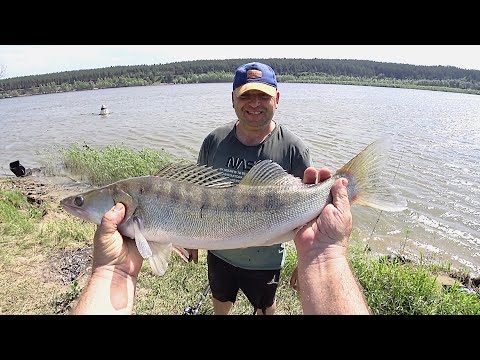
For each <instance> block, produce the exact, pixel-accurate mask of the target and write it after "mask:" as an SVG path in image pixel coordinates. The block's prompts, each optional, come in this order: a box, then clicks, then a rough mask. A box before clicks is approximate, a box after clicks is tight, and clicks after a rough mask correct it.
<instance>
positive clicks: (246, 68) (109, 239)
mask: <svg viewBox="0 0 480 360" xmlns="http://www.w3.org/2000/svg"><path fill="white" fill-rule="evenodd" d="M279 99H280V93H279V92H278V90H277V80H276V75H275V72H274V71H273V69H272V68H271V67H270V66H268V65H265V64H262V63H258V62H253V63H248V64H244V65H241V66H240V67H238V68H237V70H236V73H235V78H234V81H233V92H232V103H233V108H234V109H235V113H236V115H237V118H238V119H237V120H236V121H235V122H232V123H229V124H226V125H224V126H222V127H219V128H217V129H215V130H214V131H212V132H211V133H210V134H209V135H208V136H207V137H206V138H205V139H204V142H203V144H202V147H201V149H200V152H199V157H198V164H199V165H206V166H207V167H213V168H215V169H217V170H218V171H219V172H220V173H221V174H222V175H224V176H225V177H226V178H228V179H229V180H231V181H232V182H234V183H238V182H240V181H241V180H242V179H243V178H244V177H245V175H246V174H247V173H248V171H249V170H250V169H251V168H252V167H253V166H254V165H255V164H256V163H258V162H259V161H261V160H273V161H274V162H276V163H278V164H279V165H280V166H281V167H282V168H283V169H285V170H286V171H287V172H288V173H290V174H292V175H294V176H296V177H298V178H303V179H304V182H305V183H315V182H319V181H323V180H325V179H327V178H329V177H330V176H331V172H330V171H329V170H327V169H322V170H320V171H317V170H315V169H314V168H312V167H310V166H311V158H310V154H309V150H308V147H307V146H306V145H305V144H304V143H303V141H302V140H301V139H300V138H299V137H297V136H296V135H294V134H293V133H292V132H290V131H289V130H288V129H286V128H285V127H284V126H282V125H281V124H277V123H276V122H275V121H273V116H274V113H275V110H276V109H277V106H278V103H279ZM269 171H270V172H271V169H270V168H269V170H268V171H267V172H269ZM253 182H254V183H255V181H253ZM346 182H347V180H346V179H338V180H337V181H336V182H335V184H334V186H333V187H332V190H331V192H332V196H333V203H331V204H329V205H327V206H326V207H325V208H324V209H323V211H322V213H321V214H320V216H319V217H318V218H316V219H315V220H312V221H311V222H310V223H309V224H308V225H307V226H304V227H303V228H301V230H300V231H298V233H296V235H295V245H296V248H297V258H298V288H299V291H300V296H301V300H302V307H303V310H304V312H305V313H325V314H327V313H355V314H358V313H360V314H361V313H363V314H367V313H369V310H368V307H367V305H366V302H365V300H364V298H363V295H362V291H361V290H360V287H359V285H358V284H357V283H356V280H355V278H354V276H353V274H352V272H351V270H350V268H349V265H348V262H347V259H346V251H347V244H348V239H349V236H350V232H351V228H352V219H351V213H350V203H349V199H348V196H347V191H346ZM244 206H246V207H248V206H252V205H250V204H245V205H244ZM124 216H125V208H124V206H123V205H122V204H120V203H118V204H117V205H116V206H115V207H114V208H113V209H112V210H110V211H108V212H107V213H106V214H105V215H104V217H103V219H102V223H101V225H100V226H99V228H98V230H97V233H96V235H95V239H94V263H93V272H92V277H91V279H90V282H89V284H88V286H87V288H86V290H85V291H84V293H83V294H82V296H81V298H80V300H79V303H78V305H77V307H76V308H75V309H74V311H73V313H91V312H100V313H104V312H107V313H117V312H119V313H131V312H132V309H133V300H134V293H135V286H136V279H137V275H138V272H139V270H140V267H141V264H142V260H143V259H142V256H143V255H144V254H143V253H142V256H140V253H139V251H138V249H137V248H138V246H135V243H134V242H131V241H123V237H122V236H121V235H120V233H119V232H118V231H117V225H119V224H120V222H121V221H122V219H123V217H124ZM245 226H249V224H245ZM290 239H291V238H290ZM272 243H273V245H269V246H255V247H246V248H241V249H235V248H233V249H232V248H225V249H218V248H217V249H209V250H208V254H207V262H208V278H209V284H210V288H211V291H212V298H213V299H212V300H213V305H214V312H215V314H228V313H229V311H230V309H231V307H232V305H233V304H234V303H235V300H236V297H237V293H238V290H239V289H241V290H242V291H243V292H244V294H245V295H246V297H247V298H248V299H249V301H250V302H251V303H252V305H253V307H254V313H258V314H273V313H274V312H275V305H276V304H275V294H276V290H277V286H278V282H279V277H280V270H281V268H282V267H283V265H284V261H285V251H286V249H285V246H284V243H283V242H277V243H274V242H272ZM137 245H138V244H137ZM140 250H142V249H140ZM187 250H188V252H189V260H193V261H194V262H197V261H198V250H196V249H187ZM146 251H147V252H148V251H149V250H148V248H147V250H146ZM143 258H145V256H143Z"/></svg>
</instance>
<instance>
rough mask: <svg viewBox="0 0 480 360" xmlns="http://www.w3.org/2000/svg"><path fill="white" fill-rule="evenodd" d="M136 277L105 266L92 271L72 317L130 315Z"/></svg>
mask: <svg viewBox="0 0 480 360" xmlns="http://www.w3.org/2000/svg"><path fill="white" fill-rule="evenodd" d="M136 284H137V279H136V277H132V276H130V275H128V274H126V273H125V272H123V271H121V270H118V269H115V267H114V266H108V267H107V266H106V267H101V268H98V269H95V270H93V272H92V275H91V277H90V279H89V281H88V283H87V285H86V287H85V289H84V290H83V292H82V294H81V295H80V298H79V300H78V303H77V305H76V306H75V308H74V309H73V310H72V312H71V313H72V314H74V315H94V314H97V315H114V314H119V315H120V314H127V315H128V314H131V313H132V311H133V302H134V296H135V287H136Z"/></svg>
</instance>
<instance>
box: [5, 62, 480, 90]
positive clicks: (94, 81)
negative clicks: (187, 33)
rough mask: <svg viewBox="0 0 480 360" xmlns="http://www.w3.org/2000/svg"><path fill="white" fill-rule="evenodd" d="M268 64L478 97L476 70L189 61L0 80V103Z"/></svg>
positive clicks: (326, 77)
mask: <svg viewBox="0 0 480 360" xmlns="http://www.w3.org/2000/svg"><path fill="white" fill-rule="evenodd" d="M251 61H261V62H264V63H267V64H269V65H270V66H271V67H272V68H273V69H274V70H275V72H276V73H277V80H278V82H279V83H281V82H299V83H317V84H340V85H361V86H382V87H397V88H410V89H423V90H434V91H451V92H461V93H469V94H476V95H479V94H480V70H468V69H461V68H457V67H454V66H441V65H439V66H420V65H409V64H398V63H385V62H376V61H370V60H344V59H287V58H284V59H279V58H272V59H227V60H195V61H182V62H172V63H166V64H153V65H128V66H111V67H105V68H98V69H89V70H75V71H64V72H57V73H51V74H43V75H31V76H22V77H14V78H8V79H0V99H2V98H9V97H16V96H28V95H37V94H49V93H58V92H68V91H80V90H94V89H105V88H117V87H127V86H147V85H161V84H196V83H213V82H231V81H232V79H233V75H234V72H235V69H236V68H237V67H238V66H239V65H241V64H243V63H247V62H251Z"/></svg>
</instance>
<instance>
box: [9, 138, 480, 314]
mask: <svg viewBox="0 0 480 360" xmlns="http://www.w3.org/2000/svg"><path fill="white" fill-rule="evenodd" d="M63 157H64V159H65V160H64V161H65V167H66V168H67V169H69V171H70V172H72V175H74V176H75V177H76V178H81V179H83V181H84V182H88V183H91V184H95V185H102V184H106V183H110V182H112V181H115V180H119V179H122V178H126V177H130V176H138V175H147V174H154V173H155V172H156V171H157V170H158V168H159V167H160V166H162V165H164V164H167V163H169V162H171V161H176V160H177V159H175V158H173V157H172V156H170V155H169V154H167V153H165V152H155V151H148V150H144V151H140V152H137V151H133V150H130V149H127V148H121V147H107V148H105V149H102V150H97V149H93V148H91V147H89V146H86V145H84V146H74V147H71V148H69V149H66V150H65V152H64V154H63ZM32 189H36V190H32ZM63 190H64V189H62V188H61V186H58V185H49V184H48V183H45V182H43V181H41V179H34V178H33V177H30V178H28V177H27V178H13V179H1V180H0V245H1V248H2V252H0V313H1V314H66V313H68V310H69V309H70V307H71V306H72V305H73V304H74V302H75V300H76V299H77V298H78V295H79V293H80V291H81V289H82V288H83V286H84V285H85V281H86V279H87V278H88V274H89V267H90V262H91V249H92V239H93V234H94V231H95V225H92V224H90V223H86V222H84V221H82V220H80V219H77V218H75V217H73V216H71V215H70V214H68V213H66V212H64V211H63V210H62V209H61V208H60V207H59V206H58V201H59V200H60V199H61V198H62V197H64V196H66V195H68V193H67V192H65V191H63ZM69 191H70V192H75V191H76V190H75V189H72V188H70V189H69ZM287 247H288V250H289V251H288V256H287V261H286V266H285V269H284V271H283V272H282V277H281V279H280V284H279V291H278V314H301V307H300V302H299V299H298V296H297V293H296V292H295V291H294V290H293V289H292V288H291V287H290V286H289V278H290V275H291V272H292V271H293V268H294V267H295V263H296V254H295V249H294V247H293V245H292V244H291V243H288V244H287ZM349 255H350V260H351V265H352V268H353V269H354V272H355V274H356V276H357V278H358V279H359V281H360V283H361V285H362V286H363V288H364V292H365V296H366V298H367V301H368V303H369V305H370V307H371V309H372V311H373V312H374V313H375V314H399V315H400V314H409V315H412V314H476V315H479V314H480V299H479V296H478V294H476V293H469V292H467V291H466V288H465V286H463V285H462V284H464V283H467V282H468V274H465V273H462V272H461V271H458V270H455V271H453V270H452V269H451V268H450V266H449V264H431V263H429V264H422V263H413V262H410V261H402V260H404V259H401V258H398V257H389V256H382V257H375V256H373V255H371V254H370V253H368V252H365V251H364V246H363V243H362V242H361V241H360V239H359V238H358V236H356V232H355V230H354V233H353V235H352V241H351V246H350V251H349ZM440 279H441V280H442V281H439V280H440ZM445 279H447V280H448V281H446V280H445ZM470 282H471V281H470ZM442 284H444V285H442ZM206 285H207V271H206V252H205V251H200V259H199V263H198V264H193V263H188V264H185V263H184V262H183V261H182V260H181V259H180V258H179V257H178V256H176V255H172V259H171V262H170V264H169V268H168V270H167V273H166V274H165V276H163V277H158V276H154V275H152V274H151V272H150V267H149V264H148V262H145V263H144V266H143V268H142V271H141V274H140V276H139V283H138V289H137V290H138V291H137V297H136V303H135V309H134V311H135V313H136V314H182V313H183V311H184V308H185V307H187V306H195V305H196V304H197V303H198V302H199V301H200V300H203V297H202V292H203V290H204V289H205V287H206ZM474 289H475V287H474ZM476 290H478V289H476ZM212 313H213V311H212V306H211V302H210V301H209V299H208V296H207V298H206V299H205V301H204V303H203V306H202V307H201V309H200V314H212ZM233 313H234V314H251V313H252V308H251V306H250V305H249V303H248V301H247V300H246V298H245V297H244V296H243V294H240V296H239V300H238V302H237V303H236V304H235V306H234V310H233Z"/></svg>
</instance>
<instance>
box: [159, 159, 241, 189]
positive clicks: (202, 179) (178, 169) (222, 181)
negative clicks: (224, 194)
mask: <svg viewBox="0 0 480 360" xmlns="http://www.w3.org/2000/svg"><path fill="white" fill-rule="evenodd" d="M155 176H158V177H161V178H164V179H172V180H178V181H183V182H188V183H191V184H196V185H201V186H205V187H215V188H226V187H231V186H235V183H233V182H231V181H230V180H228V179H227V178H226V177H225V176H223V175H222V173H220V172H219V171H218V170H215V169H213V168H212V167H206V166H204V165H196V164H192V163H182V162H181V163H172V164H170V165H167V166H166V167H164V168H162V169H161V170H160V171H159V172H158V173H157V174H155Z"/></svg>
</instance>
